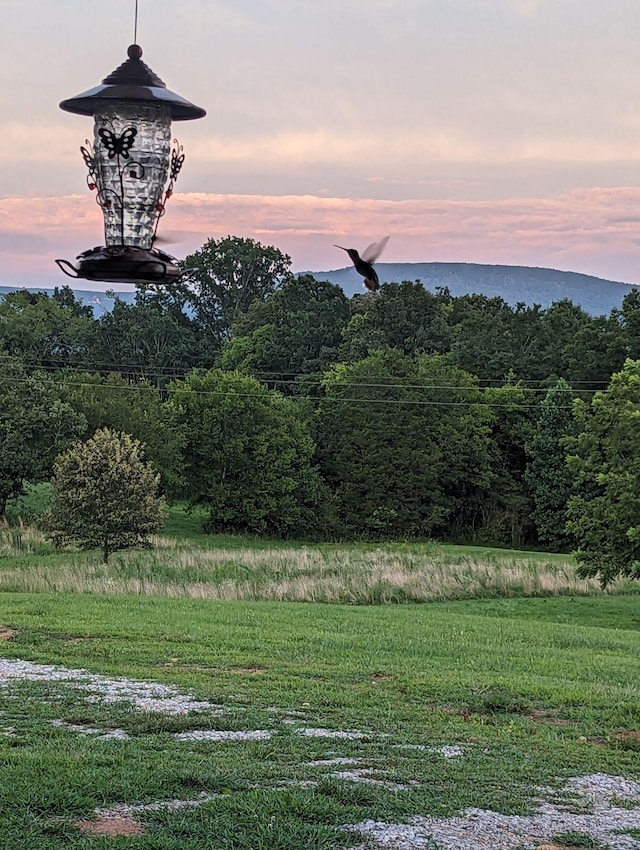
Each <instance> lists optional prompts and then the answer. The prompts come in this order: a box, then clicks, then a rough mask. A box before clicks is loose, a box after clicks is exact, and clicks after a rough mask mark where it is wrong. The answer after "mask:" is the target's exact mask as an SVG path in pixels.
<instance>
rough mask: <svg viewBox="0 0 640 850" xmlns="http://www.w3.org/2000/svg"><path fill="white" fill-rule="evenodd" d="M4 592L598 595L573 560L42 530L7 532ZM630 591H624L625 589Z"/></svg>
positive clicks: (331, 599) (0, 543)
mask: <svg viewBox="0 0 640 850" xmlns="http://www.w3.org/2000/svg"><path fill="white" fill-rule="evenodd" d="M0 590H2V591H17V592H21V591H24V592H39V591H58V592H64V591H70V592H78V593H108V594H123V593H134V594H139V595H145V596H167V597H176V598H177V597H191V598H198V599H221V600H253V601H258V600H260V601H287V602H326V603H346V604H356V605H357V604H381V603H389V602H391V603H393V602H395V603H401V602H433V601H445V600H454V599H474V598H476V599H477V598H490V597H513V596H558V595H576V596H578V595H580V596H583V595H591V594H598V593H600V592H601V591H600V589H599V586H598V584H597V582H595V581H593V580H590V581H584V580H581V579H579V578H577V577H576V574H575V564H574V563H573V559H572V558H571V557H570V556H566V558H561V557H558V556H557V555H550V556H549V557H548V559H546V558H545V556H544V555H540V554H539V553H531V554H530V555H527V553H522V552H519V553H510V552H509V551H507V550H505V551H504V552H500V551H499V550H483V549H482V548H481V547H478V548H477V549H474V548H473V547H460V549H459V550H458V549H456V548H455V547H451V546H438V545H437V544H432V543H423V544H405V545H389V546H385V545H380V546H372V545H364V544H363V545H361V546H343V547H341V546H335V545H334V546H304V545H291V546H290V547H287V546H277V547H276V546H274V547H273V548H268V547H267V548H262V547H260V548H256V547H254V546H252V545H251V542H250V541H247V544H246V546H242V545H241V546H240V547H238V548H231V547H229V546H225V545H224V541H223V542H222V543H219V542H217V541H216V538H215V537H212V538H211V542H210V544H209V545H208V546H203V545H202V543H201V542H199V543H197V544H196V543H194V542H193V541H191V540H190V539H188V538H183V539H180V538H173V537H157V538H155V539H154V540H153V545H152V547H151V548H150V549H148V550H134V551H128V552H120V553H117V554H115V555H113V556H112V557H111V559H110V562H109V564H107V565H104V564H103V563H101V559H100V556H99V555H98V554H96V553H84V552H56V551H55V550H54V549H53V548H52V547H51V546H50V545H49V544H48V543H47V541H46V540H45V538H44V536H43V535H42V534H41V533H40V532H38V531H37V530H35V529H30V528H5V529H2V530H0ZM617 590H618V591H623V590H624V588H623V587H619V588H617Z"/></svg>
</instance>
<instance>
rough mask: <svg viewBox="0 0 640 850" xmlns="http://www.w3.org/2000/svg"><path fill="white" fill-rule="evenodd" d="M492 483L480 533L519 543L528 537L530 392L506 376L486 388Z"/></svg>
mask: <svg viewBox="0 0 640 850" xmlns="http://www.w3.org/2000/svg"><path fill="white" fill-rule="evenodd" d="M484 401H485V404H486V405H487V406H488V409H489V411H490V417H491V421H490V428H491V438H490V449H489V453H490V463H491V473H492V474H491V486H490V488H488V489H487V490H486V492H485V493H484V495H483V499H482V521H481V524H480V525H481V532H480V534H481V536H483V537H485V538H488V539H489V540H490V541H491V542H502V543H508V544H509V545H510V546H520V545H522V544H523V543H525V542H527V540H528V539H530V537H531V534H532V531H533V529H532V523H531V517H530V514H531V494H530V492H529V488H528V486H527V483H526V480H525V470H526V466H527V455H526V452H525V446H526V444H527V442H528V441H529V440H530V439H531V437H532V435H533V422H532V419H533V417H532V413H531V410H532V408H533V407H534V400H533V397H532V394H531V393H529V392H528V391H527V390H526V389H524V388H523V387H522V386H521V385H520V384H519V383H518V382H515V381H514V380H513V375H509V376H508V378H507V383H506V384H505V385H504V386H501V387H488V388H486V389H485V391H484Z"/></svg>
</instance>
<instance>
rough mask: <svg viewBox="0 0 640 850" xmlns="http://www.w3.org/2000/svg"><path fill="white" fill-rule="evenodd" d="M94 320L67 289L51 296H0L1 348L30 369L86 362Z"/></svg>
mask: <svg viewBox="0 0 640 850" xmlns="http://www.w3.org/2000/svg"><path fill="white" fill-rule="evenodd" d="M94 324H95V320H94V318H93V311H92V309H91V307H90V306H88V305H83V304H82V303H81V302H80V301H78V300H76V298H75V296H74V294H73V291H72V290H71V289H69V287H68V286H63V287H62V289H58V288H57V287H56V289H55V290H54V293H53V295H52V296H49V295H47V294H46V293H44V292H29V291H28V290H26V289H20V290H16V291H15V292H8V293H6V294H4V295H2V296H0V348H1V349H3V350H5V351H6V352H7V353H8V354H11V355H13V356H16V357H22V358H23V360H24V361H25V363H26V364H27V365H28V366H29V368H30V369H33V368H37V367H40V366H47V367H51V366H65V365H67V364H69V363H73V362H78V361H83V360H84V358H85V356H86V353H87V350H88V346H89V345H90V340H91V332H92V329H93V326H94Z"/></svg>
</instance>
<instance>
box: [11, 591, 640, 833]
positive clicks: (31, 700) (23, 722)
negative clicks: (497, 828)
mask: <svg viewBox="0 0 640 850" xmlns="http://www.w3.org/2000/svg"><path fill="white" fill-rule="evenodd" d="M639 603H640V597H638V596H624V595H619V596H599V597H593V596H587V597H583V598H577V597H574V598H571V597H569V598H550V599H545V598H538V599H508V598H500V599H487V600H476V601H462V602H440V603H433V604H424V605H378V606H364V605H354V606H348V605H328V604H322V605H320V604H300V603H297V604H294V603H288V602H261V601H244V602H238V601H217V600H211V599H192V598H168V597H166V596H165V597H162V596H156V597H153V596H145V595H135V596H134V595H129V594H126V593H118V594H112V595H105V594H98V593H93V594H92V593H60V592H55V593H53V592H44V591H43V592H40V593H28V592H4V593H2V594H0V636H2V637H4V640H2V642H0V683H2V684H0V779H1V781H0V836H1V840H0V846H2V848H3V850H18V848H19V850H32V848H33V850H36V848H37V850H51V848H60V847H65V848H72V850H74V849H75V848H106V847H124V846H126V847H131V848H135V849H136V850H137V849H138V848H154V850H155V849H156V848H159V850H168V848H171V850H177V848H181V850H192V849H193V850H196V848H198V850H202V848H209V847H211V848H221V850H245V848H246V850H256V848H258V849H259V848H265V850H298V848H300V850H302V848H318V850H325V848H326V850H329V848H343V847H348V846H360V847H362V846H364V845H363V844H362V841H363V839H362V837H361V836H359V835H358V834H357V833H352V832H345V831H344V830H343V829H342V827H343V826H344V825H345V824H358V823H360V822H361V821H363V820H365V819H368V818H369V819H375V820H381V821H386V822H394V823H401V822H403V821H407V820H408V819H410V818H411V817H413V816H416V815H422V816H427V815H428V816H437V817H441V818H444V817H448V816H451V815H453V814H455V813H457V812H460V811H462V810H464V809H466V808H467V807H470V806H474V807H478V808H479V809H491V810H494V811H499V812H502V813H504V814H525V813H527V812H530V811H532V810H533V809H534V808H535V805H536V796H537V795H538V793H539V792H538V790H537V789H538V787H539V786H555V787H561V786H562V784H563V782H564V781H565V780H566V779H568V778H570V777H576V776H583V775H587V774H596V773H602V774H608V775H611V776H625V777H628V778H640V758H639V752H640V741H639V737H640V735H638V731H639V730H640V663H639V661H638V659H639V658H640V628H639V627H640V611H639ZM18 660H21V661H24V662H29V663H30V666H26V667H24V668H20V669H19V670H18V668H16V667H15V666H11V665H12V664H14V665H15V662H17V661H18ZM2 664H4V665H5V678H4V680H3V677H2V673H1V671H2V669H3V668H2V666H1V665H2ZM36 665H60V666H62V667H64V668H69V669H71V670H77V669H79V668H84V669H85V670H87V671H90V673H91V674H92V675H93V677H94V678H93V679H91V680H90V681H85V680H83V679H79V680H78V679H75V680H72V681H71V682H69V681H64V680H63V679H62V680H59V679H55V678H54V677H53V675H52V671H51V670H49V671H46V670H43V668H42V667H39V666H36ZM54 672H55V671H54ZM76 675H77V674H76ZM97 676H103V677H107V680H106V683H105V680H103V679H100V680H98V679H97V678H95V677H97ZM119 677H120V678H119ZM121 677H126V681H125V680H122V678H121ZM140 682H146V683H158V684H160V685H165V686H170V687H171V688H173V689H174V690H173V691H171V692H170V693H171V694H174V695H175V694H178V695H180V694H181V695H188V696H190V697H191V698H192V699H193V700H197V701H198V702H199V703H200V705H199V706H198V710H196V711H191V712H189V713H179V712H177V711H173V713H172V712H170V711H164V710H159V709H157V706H156V709H157V710H153V711H149V710H143V709H144V705H145V704H144V700H143V702H142V703H140V702H139V703H136V702H135V699H134V698H133V697H132V696H131V694H130V691H131V689H132V688H133V689H134V690H135V687H136V683H140ZM145 694H146V695H143V696H144V699H147V698H149V693H148V692H145ZM147 708H148V705H147ZM314 730H315V731H314ZM214 733H215V734H214ZM234 733H235V734H234ZM238 733H250V734H249V735H248V737H247V738H246V739H242V736H241V735H239V734H238ZM185 734H186V737H181V736H184V735H185ZM216 737H217V738H218V740H216V739H215V738H216ZM443 747H445V748H451V747H453V748H454V750H450V749H442V748H443ZM456 748H457V749H456ZM454 753H455V757H454V756H453V754H454ZM171 801H174V802H173V803H172V805H163V804H169V803H171ZM175 801H178V803H176V802H175ZM196 803H198V805H196ZM123 804H127V805H129V807H130V808H129V809H127V808H126V807H125V808H123ZM575 805H576V806H578V807H579V806H580V805H582V804H580V803H578V802H575ZM118 806H119V807H120V808H119V809H118V808H115V809H114V808H113V807H118ZM131 806H133V808H131ZM96 809H98V810H107V811H108V812H111V823H112V824H113V823H119V824H120V826H122V827H123V828H124V827H125V826H126V825H127V824H129V827H130V828H131V829H132V830H133V831H132V833H131V834H130V835H128V836H127V837H123V836H120V837H105V836H102V835H99V834H94V832H92V830H97V831H98V832H99V829H98V828H97V827H96V824H99V823H100V815H99V814H96ZM118 811H120V812H121V813H122V817H121V819H120V822H118V821H117V820H114V819H113V813H114V812H116V813H117V812H118ZM132 824H133V825H132ZM566 834H569V832H567V833H566ZM632 834H633V830H631V831H627V833H626V835H627V836H631V835H632ZM576 835H577V834H576ZM576 835H574V837H573V839H572V840H575V841H578V840H583V839H581V838H580V835H577V837H576ZM548 838H549V840H551V838H553V836H552V835H549V836H548ZM584 840H585V841H586V840H587V839H586V838H584ZM421 846H426V845H421ZM431 846H432V847H433V848H436V847H437V846H438V845H437V844H435V843H434V844H432V845H431ZM565 846H569V845H568V844H565ZM574 846H585V847H586V846H592V847H596V846H598V845H597V844H591V845H590V844H585V843H583V844H582V845H579V844H574ZM602 846H607V845H602ZM609 846H612V845H609ZM612 850H616V848H615V847H613V846H612Z"/></svg>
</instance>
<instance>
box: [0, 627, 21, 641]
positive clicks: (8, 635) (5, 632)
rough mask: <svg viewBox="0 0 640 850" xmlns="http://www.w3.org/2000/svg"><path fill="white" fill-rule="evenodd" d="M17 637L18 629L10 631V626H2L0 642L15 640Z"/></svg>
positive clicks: (0, 628)
mask: <svg viewBox="0 0 640 850" xmlns="http://www.w3.org/2000/svg"><path fill="white" fill-rule="evenodd" d="M17 636H18V631H17V629H10V628H9V627H8V626H0V640H13V639H14V638H15V637H17Z"/></svg>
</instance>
